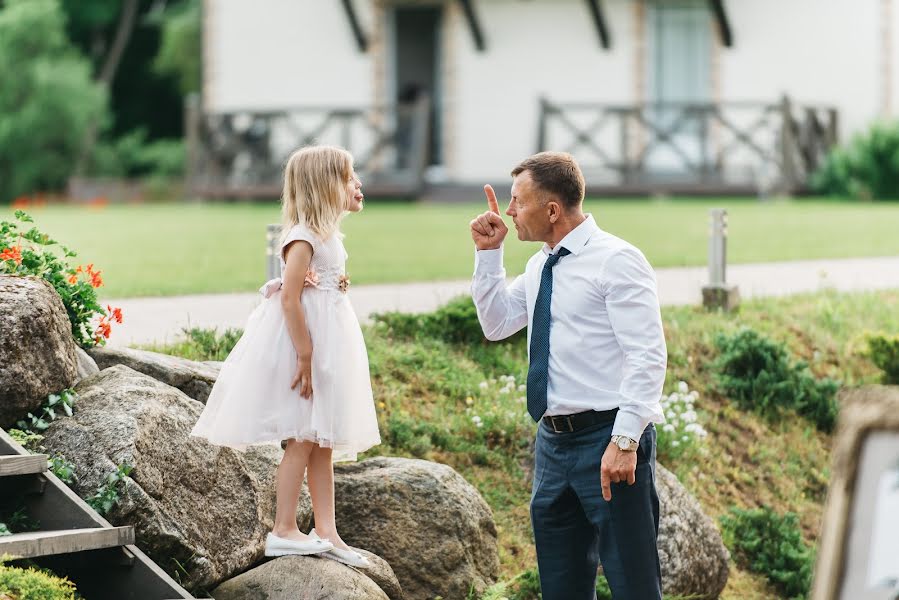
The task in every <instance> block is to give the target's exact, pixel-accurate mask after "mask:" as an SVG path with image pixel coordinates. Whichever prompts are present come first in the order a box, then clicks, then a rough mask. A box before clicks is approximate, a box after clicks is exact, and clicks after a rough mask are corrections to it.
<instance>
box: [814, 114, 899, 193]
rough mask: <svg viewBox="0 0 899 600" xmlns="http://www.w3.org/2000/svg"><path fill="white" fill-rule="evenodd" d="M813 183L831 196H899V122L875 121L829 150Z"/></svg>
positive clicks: (819, 189) (817, 188)
mask: <svg viewBox="0 0 899 600" xmlns="http://www.w3.org/2000/svg"><path fill="white" fill-rule="evenodd" d="M812 186H813V187H814V188H815V189H816V190H818V191H820V192H822V193H825V194H830V195H833V196H841V197H847V196H848V197H853V198H858V199H861V200H897V199H899V122H890V123H877V124H875V125H873V126H871V128H870V129H869V130H868V131H867V132H864V133H860V134H858V135H856V136H855V137H854V138H853V140H852V141H851V142H850V143H849V144H848V145H847V146H844V147H838V148H834V149H833V150H831V152H830V154H829V155H828V157H827V160H826V161H825V162H824V165H823V166H822V167H821V169H820V170H819V171H818V172H817V173H815V175H814V176H813V177H812Z"/></svg>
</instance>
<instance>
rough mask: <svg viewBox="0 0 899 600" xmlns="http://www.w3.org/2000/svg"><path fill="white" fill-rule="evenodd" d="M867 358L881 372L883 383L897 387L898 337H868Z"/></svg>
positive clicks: (898, 369)
mask: <svg viewBox="0 0 899 600" xmlns="http://www.w3.org/2000/svg"><path fill="white" fill-rule="evenodd" d="M868 356H869V357H870V358H871V362H873V363H874V364H875V365H877V366H878V368H880V370H882V371H883V382H884V383H886V384H891V385H899V335H894V336H887V335H883V334H881V335H872V336H870V337H869V338H868Z"/></svg>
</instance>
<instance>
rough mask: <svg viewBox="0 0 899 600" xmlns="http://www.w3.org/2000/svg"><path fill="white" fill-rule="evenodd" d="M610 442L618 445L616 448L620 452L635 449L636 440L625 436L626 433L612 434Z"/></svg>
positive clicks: (634, 450)
mask: <svg viewBox="0 0 899 600" xmlns="http://www.w3.org/2000/svg"><path fill="white" fill-rule="evenodd" d="M612 443H613V444H615V445H616V446H618V449H619V450H621V451H622V452H636V451H637V442H635V441H634V440H632V439H631V438H629V437H627V436H626V435H613V436H612Z"/></svg>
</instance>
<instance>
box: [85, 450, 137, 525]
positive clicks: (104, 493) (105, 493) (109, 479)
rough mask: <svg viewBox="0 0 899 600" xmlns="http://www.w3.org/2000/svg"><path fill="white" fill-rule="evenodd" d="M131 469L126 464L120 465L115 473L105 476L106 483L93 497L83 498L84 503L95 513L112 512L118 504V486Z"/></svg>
mask: <svg viewBox="0 0 899 600" xmlns="http://www.w3.org/2000/svg"><path fill="white" fill-rule="evenodd" d="M133 469H134V467H132V466H131V465H129V464H128V463H122V464H120V465H119V466H118V468H116V470H115V471H113V472H112V473H110V474H109V475H107V476H106V481H104V482H103V484H102V485H101V486H100V487H98V488H97V491H96V492H95V493H94V495H93V496H91V497H90V498H85V501H86V502H87V503H88V505H90V507H91V508H93V509H94V510H95V511H97V512H98V513H100V514H101V515H105V514H106V513H108V512H109V511H110V510H112V507H114V506H115V505H116V504H118V502H119V487H121V486H120V484H121V482H123V481H124V480H125V478H126V477H128V475H130V474H131V471H132V470H133Z"/></svg>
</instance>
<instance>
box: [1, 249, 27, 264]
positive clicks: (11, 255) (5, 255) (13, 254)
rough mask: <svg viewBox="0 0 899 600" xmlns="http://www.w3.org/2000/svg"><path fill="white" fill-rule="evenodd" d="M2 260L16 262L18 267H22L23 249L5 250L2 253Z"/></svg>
mask: <svg viewBox="0 0 899 600" xmlns="http://www.w3.org/2000/svg"><path fill="white" fill-rule="evenodd" d="M0 260H11V261H14V262H15V263H16V264H17V265H21V264H22V247H21V246H13V247H12V248H4V249H3V251H2V252H0Z"/></svg>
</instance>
